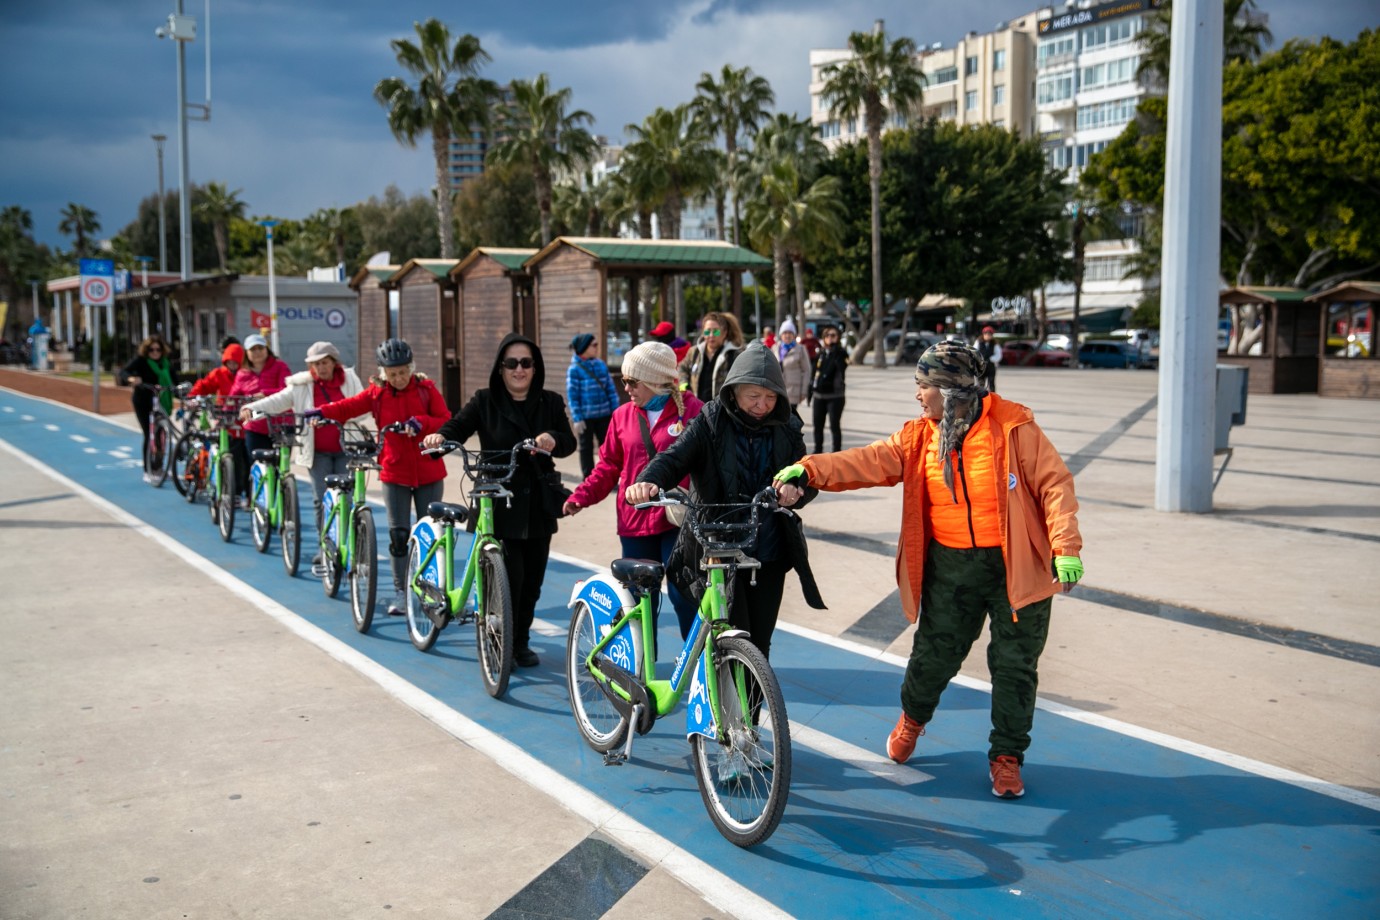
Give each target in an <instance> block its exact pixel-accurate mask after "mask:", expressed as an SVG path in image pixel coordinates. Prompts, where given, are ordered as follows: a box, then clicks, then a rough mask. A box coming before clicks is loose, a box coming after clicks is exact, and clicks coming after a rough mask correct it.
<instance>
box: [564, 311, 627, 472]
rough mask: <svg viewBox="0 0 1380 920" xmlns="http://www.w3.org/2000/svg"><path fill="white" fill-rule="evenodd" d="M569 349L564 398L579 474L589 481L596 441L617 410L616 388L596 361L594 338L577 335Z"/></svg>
mask: <svg viewBox="0 0 1380 920" xmlns="http://www.w3.org/2000/svg"><path fill="white" fill-rule="evenodd" d="M570 350H571V351H572V352H574V354H572V355H571V357H570V367H568V368H567V369H566V372H565V398H566V402H567V403H568V404H569V406H570V420H571V422H573V423H574V425H573V427H574V429H575V437H576V438H577V439H579V442H580V475H581V476H582V477H584V478H588V477H589V474H590V471H591V470H593V469H594V449H595V447H596V446H598V445H596V444H595V440H596V439H597V440H598V442H599V444H603V443H604V438H606V437H607V436H608V433H609V419H610V418H612V417H613V410H614V409H617V408H618V402H619V400H618V388H617V387H616V386H614V385H613V376H612V375H611V374H610V373H609V366H608V365H607V364H605V363H604V362H603V361H602V360H600V358H599V344H598V343H597V342H595V341H594V336H592V335H590V334H589V333H588V332H582V333H580V334H579V335H577V336H575V338H573V339H571V340H570Z"/></svg>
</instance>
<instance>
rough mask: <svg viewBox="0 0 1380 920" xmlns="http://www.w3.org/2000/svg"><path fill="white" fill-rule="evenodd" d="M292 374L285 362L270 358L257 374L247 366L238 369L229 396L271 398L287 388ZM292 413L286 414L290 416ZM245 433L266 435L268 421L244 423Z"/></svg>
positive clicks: (259, 420) (280, 359) (260, 420)
mask: <svg viewBox="0 0 1380 920" xmlns="http://www.w3.org/2000/svg"><path fill="white" fill-rule="evenodd" d="M291 373H292V371H291V370H289V369H288V366H287V362H286V361H284V360H283V359H282V358H279V357H276V356H275V357H270V358H269V359H268V362H267V363H266V364H265V365H264V369H263V370H262V371H260V372H259V373H257V374H256V373H254V372H253V371H252V370H250V369H249V365H247V364H246V365H245V366H244V367H242V368H240V372H239V373H238V374H236V375H235V383H234V385H232V386H231V387H230V395H231V396H253V397H260V396H271V395H273V394H274V393H277V392H278V391H279V390H281V389H282V388H283V387H285V386H287V379H288V376H289V375H290V374H291ZM291 414H292V413H288V415H291ZM244 430H245V431H253V432H257V433H258V434H268V421H267V420H266V419H258V420H256V421H252V422H245V423H244Z"/></svg>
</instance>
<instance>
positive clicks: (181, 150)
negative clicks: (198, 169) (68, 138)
mask: <svg viewBox="0 0 1380 920" xmlns="http://www.w3.org/2000/svg"><path fill="white" fill-rule="evenodd" d="M177 15H178V17H181V16H182V0H177ZM173 43H174V44H175V45H177V137H178V141H177V173H178V188H179V189H180V190H181V192H180V198H181V200H179V201H178V203H177V207H178V220H179V222H180V227H179V237H180V240H179V243H180V249H179V250H178V251H179V253H180V254H181V259H182V280H183V281H186V280H187V279H188V278H190V277H191V276H192V195H191V187H190V186H191V183H190V180H189V179H188V173H189V166H188V163H189V162H190V159H191V155H190V154H189V152H188V151H187V43H186V42H185V41H182V40H181V39H178V38H176V37H174V39H173Z"/></svg>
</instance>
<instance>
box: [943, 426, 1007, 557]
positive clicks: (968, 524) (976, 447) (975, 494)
mask: <svg viewBox="0 0 1380 920" xmlns="http://www.w3.org/2000/svg"><path fill="white" fill-rule="evenodd" d="M937 434H938V430H937V429H936V437H934V438H932V439H931V440H930V446H929V461H930V462H929V463H927V464H925V488H926V490H927V491H928V492H929V499H930V501H929V508H928V509H927V510H928V511H929V516H930V520H929V527H930V536H931V537H932V538H934V539H935V540H937V541H939V542H940V543H941V544H943V545H944V546H948V547H950V548H952V549H969V548H972V547H976V546H1001V545H1002V539H1001V538H1002V533H1001V518H1002V513H1003V511H1004V510H1005V509H1004V508H1003V507H1002V504H1001V503H1000V500H999V499H1004V498H1005V496H1004V495H1000V493H999V492H998V490H997V471H996V469H997V460H996V448H995V446H994V443H993V433H992V427H991V426H990V425H974V426H973V427H972V428H971V429H969V431H968V434H967V436H966V437H964V439H963V446H962V449H961V450H960V451H959V452H958V456H957V457H955V458H954V488H953V491H952V492H950V491H949V487H948V486H946V485H945V484H944V464H943V462H942V461H941V458H940V457H939V438H938V436H937Z"/></svg>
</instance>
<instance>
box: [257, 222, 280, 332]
mask: <svg viewBox="0 0 1380 920" xmlns="http://www.w3.org/2000/svg"><path fill="white" fill-rule="evenodd" d="M259 225H260V226H262V227H263V228H264V229H265V230H267V231H268V322H269V328H270V332H269V336H270V340H269V344H270V345H271V346H272V348H273V353H274V354H275V355H281V354H282V351H280V350H279V348H278V289H277V284H276V283H275V281H274V278H273V228H274V227H276V226H278V222H277V221H276V220H261V221H259Z"/></svg>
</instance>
